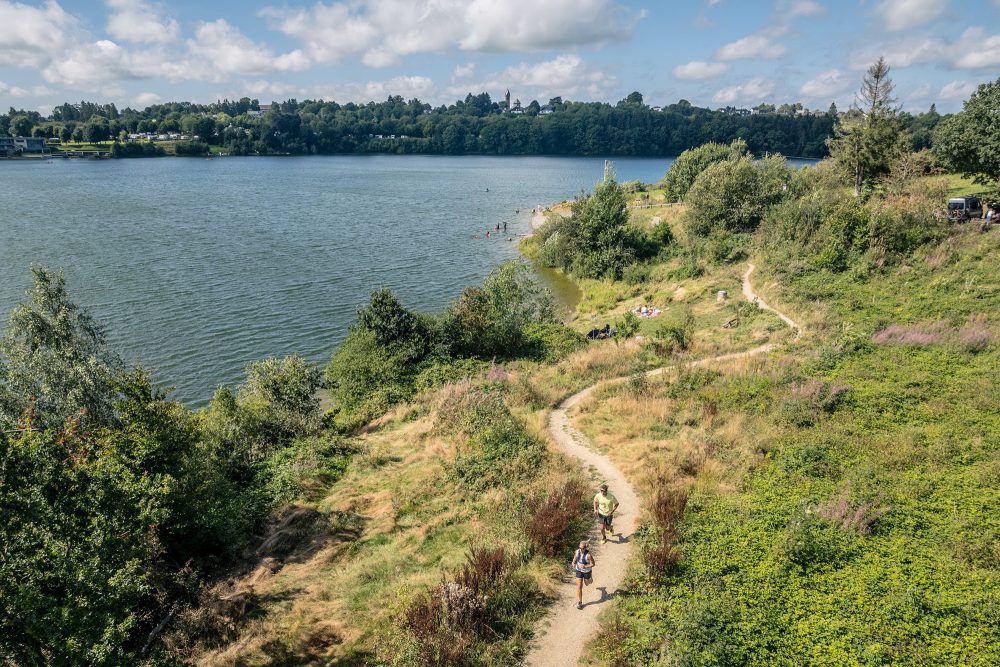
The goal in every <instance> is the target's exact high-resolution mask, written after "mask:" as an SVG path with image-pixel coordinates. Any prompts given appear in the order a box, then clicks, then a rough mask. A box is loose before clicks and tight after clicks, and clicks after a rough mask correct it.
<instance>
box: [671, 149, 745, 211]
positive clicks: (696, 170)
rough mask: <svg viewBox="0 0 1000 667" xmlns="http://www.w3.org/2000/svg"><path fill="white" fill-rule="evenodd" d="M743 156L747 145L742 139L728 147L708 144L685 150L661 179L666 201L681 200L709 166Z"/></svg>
mask: <svg viewBox="0 0 1000 667" xmlns="http://www.w3.org/2000/svg"><path fill="white" fill-rule="evenodd" d="M744 155H748V151H747V144H746V142H745V141H743V140H742V139H736V140H735V141H733V143H731V144H729V145H728V146H727V145H726V144H717V143H712V142H709V143H707V144H702V145H700V146H698V147H697V148H689V149H687V150H686V151H684V152H683V153H681V154H680V155H678V156H677V159H676V160H674V161H673V163H672V164H671V165H670V169H668V170H667V174H666V176H664V177H663V189H664V191H665V193H666V196H667V201H681V200H683V199H684V197H685V196H686V195H687V193H688V190H690V189H691V186H692V185H694V182H695V180H696V179H697V178H698V175H699V174H701V172H703V171H705V169H707V168H708V167H709V166H711V165H713V164H715V163H716V162H722V161H723V160H730V159H733V158H738V157H742V156H744Z"/></svg>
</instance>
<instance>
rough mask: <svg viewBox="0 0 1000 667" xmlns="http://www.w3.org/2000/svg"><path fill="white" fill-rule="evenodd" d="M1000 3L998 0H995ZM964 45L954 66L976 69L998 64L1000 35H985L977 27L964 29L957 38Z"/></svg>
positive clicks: (999, 61)
mask: <svg viewBox="0 0 1000 667" xmlns="http://www.w3.org/2000/svg"><path fill="white" fill-rule="evenodd" d="M997 4H998V5H1000V0H997ZM958 41H959V44H962V45H964V48H962V49H961V50H960V51H959V53H958V58H957V59H956V60H955V67H960V68H963V69H977V68H980V67H996V66H998V65H1000V35H991V36H989V37H987V36H986V35H985V33H984V32H983V31H982V30H980V29H979V28H971V29H969V30H966V31H965V32H964V33H963V34H962V37H961V38H960V39H959V40H958Z"/></svg>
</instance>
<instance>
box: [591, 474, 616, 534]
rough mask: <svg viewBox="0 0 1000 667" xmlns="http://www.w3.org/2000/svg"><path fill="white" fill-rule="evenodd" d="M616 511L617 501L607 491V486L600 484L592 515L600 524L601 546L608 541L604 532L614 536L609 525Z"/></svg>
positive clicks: (613, 531) (612, 529) (612, 528)
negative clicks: (594, 515) (595, 516)
mask: <svg viewBox="0 0 1000 667" xmlns="http://www.w3.org/2000/svg"><path fill="white" fill-rule="evenodd" d="M616 509H618V499H617V498H615V495H614V494H613V493H611V492H610V491H608V485H607V484H601V490H600V491H599V492H598V493H597V495H596V496H594V513H595V514H596V515H597V520H598V522H600V524H601V544H604V543H605V542H607V541H608V537H607V535H606V534H605V531H607V532H608V533H611V534H612V535H614V534H615V529H614V526H612V525H611V522H612V521H613V520H614V515H615V510H616Z"/></svg>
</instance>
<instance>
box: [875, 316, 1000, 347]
mask: <svg viewBox="0 0 1000 667" xmlns="http://www.w3.org/2000/svg"><path fill="white" fill-rule="evenodd" d="M993 339H994V333H993V331H992V330H990V329H989V328H988V326H987V325H986V324H985V318H983V317H977V316H973V317H971V318H969V321H968V322H967V323H966V324H965V325H963V326H961V327H953V326H950V325H949V324H948V323H947V322H928V323H923V324H920V323H916V324H890V325H889V326H887V327H885V328H884V329H881V330H879V331H877V332H875V334H873V335H872V342H874V343H877V344H879V345H899V346H902V347H927V346H930V345H951V346H954V347H957V348H959V349H961V350H964V351H966V352H970V353H973V354H975V353H977V352H982V351H983V350H985V349H986V348H987V347H989V345H990V343H992V342H993Z"/></svg>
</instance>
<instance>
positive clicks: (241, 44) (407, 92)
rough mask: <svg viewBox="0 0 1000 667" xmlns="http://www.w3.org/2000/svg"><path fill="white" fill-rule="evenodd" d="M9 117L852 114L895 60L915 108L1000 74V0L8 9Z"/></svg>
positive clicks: (27, 2)
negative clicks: (605, 111) (267, 111)
mask: <svg viewBox="0 0 1000 667" xmlns="http://www.w3.org/2000/svg"><path fill="white" fill-rule="evenodd" d="M0 26H2V29H0V108H2V109H6V108H7V107H8V106H15V107H18V108H29V109H39V110H41V111H43V112H48V111H49V110H50V109H51V108H52V107H53V106H54V105H56V104H59V103H62V102H64V101H69V100H81V99H86V100H92V101H102V102H104V101H113V102H115V103H116V104H118V105H119V106H122V107H124V106H133V107H144V106H146V105H148V104H152V103H155V102H159V101H172V100H193V101H198V102H211V101H214V100H216V99H221V98H224V97H228V98H230V99H232V98H239V97H242V96H244V95H247V96H250V97H256V98H259V99H260V100H261V101H271V100H282V99H286V98H289V97H295V98H298V99H300V100H301V99H306V98H323V99H327V100H331V99H333V100H337V101H341V102H344V101H367V100H370V99H378V100H380V99H384V98H385V97H386V96H387V95H390V94H392V95H396V94H398V95H402V96H404V97H406V98H410V97H414V96H416V97H419V98H420V99H422V100H425V101H429V102H431V103H434V104H439V103H447V102H452V101H454V100H455V99H457V98H460V97H464V96H465V94H466V93H467V92H473V93H478V92H481V91H486V92H489V93H490V94H491V95H492V96H493V97H494V99H498V98H500V97H501V96H502V95H503V92H504V90H505V89H506V88H507V87H509V88H510V90H511V93H512V95H513V96H514V97H518V98H520V99H521V100H522V102H528V101H530V100H532V99H538V100H540V101H542V102H544V101H547V100H548V99H549V98H550V97H553V96H555V95H562V96H563V97H564V98H568V99H575V100H606V101H616V100H618V99H621V98H623V97H624V96H625V95H627V94H628V93H629V92H630V91H632V90H639V91H640V92H642V93H643V94H644V95H645V97H646V101H647V102H648V103H650V104H668V103H671V102H674V101H677V100H678V99H680V98H685V99H688V100H690V101H691V102H693V103H695V104H698V105H701V106H711V107H717V106H725V105H728V104H734V105H754V104H758V103H760V102H773V103H781V102H796V101H798V102H802V103H803V104H805V105H806V106H807V107H811V108H823V109H825V108H826V107H827V106H829V104H830V102H832V101H836V103H837V105H838V106H840V107H841V108H846V107H847V106H848V105H849V104H850V103H851V101H852V99H853V95H854V91H855V90H856V89H857V87H858V84H859V82H860V79H861V76H862V74H863V70H864V68H865V67H866V66H867V65H868V64H869V63H871V62H872V61H873V60H874V59H876V58H878V56H879V55H885V57H886V58H887V60H888V61H889V63H890V65H892V67H893V69H894V75H893V76H894V80H895V81H896V84H897V93H898V96H899V99H900V101H901V102H902V103H903V105H904V107H905V108H906V109H908V110H910V111H914V112H916V111H922V110H925V109H926V108H927V107H928V106H929V105H930V104H931V103H932V102H936V103H937V105H938V108H939V109H940V110H948V111H953V110H956V109H958V108H960V105H961V101H962V100H963V99H965V98H966V97H968V95H969V94H970V93H971V92H972V91H973V90H974V89H975V85H976V84H978V83H980V82H983V81H987V80H994V79H996V78H997V77H998V76H1000V0H760V1H751V0H687V1H675V2H665V1H663V0H657V1H655V2H653V1H651V0H320V1H318V2H297V1H296V0H285V1H279V0H274V1H269V0H239V1H237V2H233V1H230V0H213V1H210V2H206V1H205V0H200V1H196V0H161V1H159V2H154V1H152V0H103V1H101V0H62V2H57V1H56V0H48V1H39V2H35V1H31V0H21V1H19V2H10V1H8V0H0Z"/></svg>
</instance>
